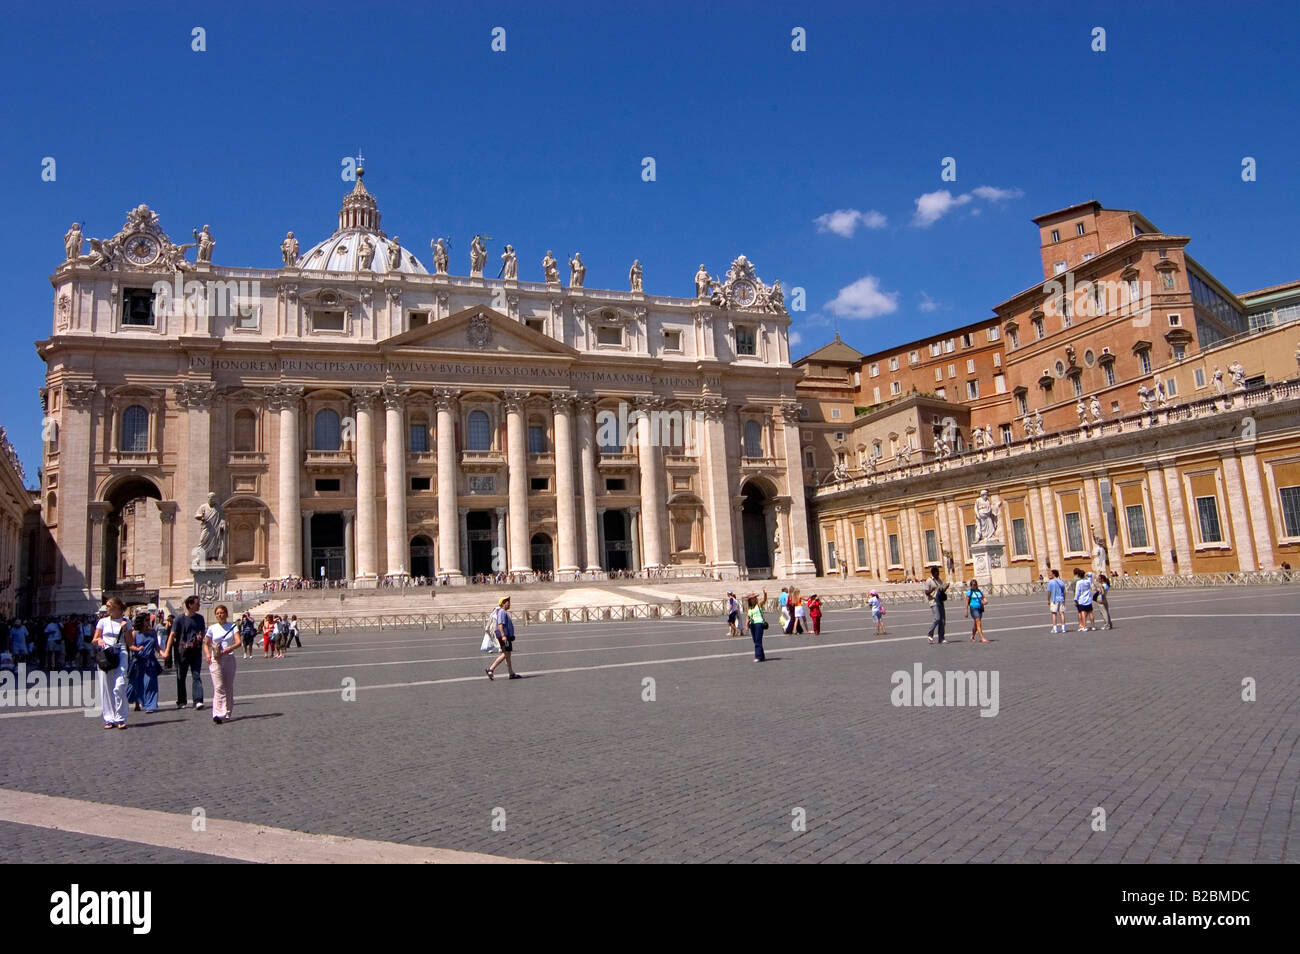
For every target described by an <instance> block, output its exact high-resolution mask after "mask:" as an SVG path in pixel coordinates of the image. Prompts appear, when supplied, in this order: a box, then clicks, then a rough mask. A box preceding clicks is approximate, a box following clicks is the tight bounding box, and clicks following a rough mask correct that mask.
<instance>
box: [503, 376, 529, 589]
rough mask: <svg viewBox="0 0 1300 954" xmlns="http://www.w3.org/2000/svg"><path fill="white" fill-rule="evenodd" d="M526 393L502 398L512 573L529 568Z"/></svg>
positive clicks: (507, 392) (515, 393)
mask: <svg viewBox="0 0 1300 954" xmlns="http://www.w3.org/2000/svg"><path fill="white" fill-rule="evenodd" d="M527 397H528V392H527V391H506V392H505V393H504V394H503V395H502V398H503V400H504V403H505V408H506V468H507V471H508V473H509V484H510V558H509V563H508V566H509V567H510V570H509V572H511V573H527V572H528V571H529V570H531V569H532V554H531V553H530V552H529V547H528V430H527V422H526V421H525V420H524V400H525V399H526V398H527Z"/></svg>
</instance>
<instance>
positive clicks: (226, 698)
mask: <svg viewBox="0 0 1300 954" xmlns="http://www.w3.org/2000/svg"><path fill="white" fill-rule="evenodd" d="M212 614H213V615H214V616H215V617H216V618H217V621H216V622H215V623H214V624H213V625H211V626H209V627H208V631H207V632H206V633H204V635H203V657H204V658H205V659H206V660H207V661H208V673H209V675H211V676H212V721H213V723H215V724H216V725H221V723H223V722H228V721H230V711H231V710H232V709H233V708H234V707H235V650H236V649H238V648H239V647H240V645H241V644H242V641H241V639H240V636H239V630H238V628H236V626H235V624H234V623H232V622H230V619H229V617H230V611H229V610H228V609H226V608H225V607H224V606H218V607H217V608H216V609H214V610H213V611H212Z"/></svg>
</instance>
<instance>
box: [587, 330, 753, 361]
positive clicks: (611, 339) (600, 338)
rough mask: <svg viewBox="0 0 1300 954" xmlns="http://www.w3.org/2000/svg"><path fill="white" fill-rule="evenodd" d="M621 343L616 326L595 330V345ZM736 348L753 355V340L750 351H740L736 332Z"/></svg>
mask: <svg viewBox="0 0 1300 954" xmlns="http://www.w3.org/2000/svg"><path fill="white" fill-rule="evenodd" d="M622 343H623V329H622V328H620V327H618V326H617V325H602V326H601V327H599V328H597V329H596V344H601V345H621V344H622ZM736 348H737V351H738V352H739V353H740V354H753V353H754V352H753V350H752V348H753V339H752V338H751V339H750V348H751V350H750V351H744V350H740V349H741V344H740V331H739V330H737V331H736Z"/></svg>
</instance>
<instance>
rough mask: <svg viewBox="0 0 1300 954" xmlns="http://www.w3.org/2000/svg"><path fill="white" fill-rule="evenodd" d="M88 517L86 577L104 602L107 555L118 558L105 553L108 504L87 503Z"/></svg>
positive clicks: (95, 501) (92, 593)
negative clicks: (105, 525)
mask: <svg viewBox="0 0 1300 954" xmlns="http://www.w3.org/2000/svg"><path fill="white" fill-rule="evenodd" d="M86 519H87V520H88V521H89V523H90V532H89V533H88V534H87V540H86V542H87V548H86V578H87V582H88V583H89V589H90V593H91V596H92V598H95V594H98V597H97V598H98V599H99V600H100V601H101V602H102V601H103V596H104V570H105V568H106V566H107V562H108V561H107V559H106V557H109V558H112V559H116V555H115V554H114V555H111V556H110V555H109V554H105V553H104V524H105V523H106V522H107V520H108V504H106V503H104V502H103V501H99V500H92V501H91V502H90V503H88V504H86ZM33 635H34V634H33Z"/></svg>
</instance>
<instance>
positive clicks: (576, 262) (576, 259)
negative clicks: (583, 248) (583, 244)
mask: <svg viewBox="0 0 1300 954" xmlns="http://www.w3.org/2000/svg"><path fill="white" fill-rule="evenodd" d="M586 280H587V266H586V265H584V264H582V253H581V252H574V253H573V258H571V259H569V287H570V288H581V287H582V283H583V282H584V281H586Z"/></svg>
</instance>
